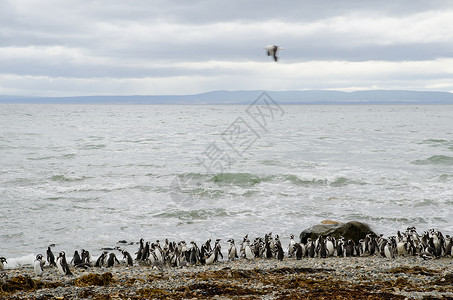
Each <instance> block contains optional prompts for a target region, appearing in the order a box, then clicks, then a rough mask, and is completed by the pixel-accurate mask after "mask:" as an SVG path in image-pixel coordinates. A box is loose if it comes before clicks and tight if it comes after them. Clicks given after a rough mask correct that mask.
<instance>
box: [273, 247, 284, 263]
mask: <svg viewBox="0 0 453 300" xmlns="http://www.w3.org/2000/svg"><path fill="white" fill-rule="evenodd" d="M275 247H276V248H277V259H278V260H280V261H282V260H283V257H284V256H285V253H284V252H283V248H282V244H281V243H275Z"/></svg>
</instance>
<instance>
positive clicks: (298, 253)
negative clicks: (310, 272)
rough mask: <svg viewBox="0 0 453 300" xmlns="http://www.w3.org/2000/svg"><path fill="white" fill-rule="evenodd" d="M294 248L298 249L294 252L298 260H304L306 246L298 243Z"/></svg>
mask: <svg viewBox="0 0 453 300" xmlns="http://www.w3.org/2000/svg"><path fill="white" fill-rule="evenodd" d="M294 248H295V249H296V250H295V251H294V254H295V255H296V259H297V260H300V259H302V257H304V256H305V245H304V244H299V243H296V244H295V245H294Z"/></svg>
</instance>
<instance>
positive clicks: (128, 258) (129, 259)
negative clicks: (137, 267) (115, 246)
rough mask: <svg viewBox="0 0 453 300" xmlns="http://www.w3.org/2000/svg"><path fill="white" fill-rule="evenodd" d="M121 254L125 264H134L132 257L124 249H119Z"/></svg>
mask: <svg viewBox="0 0 453 300" xmlns="http://www.w3.org/2000/svg"><path fill="white" fill-rule="evenodd" d="M121 253H122V254H123V258H124V259H125V260H126V266H133V265H134V260H133V259H132V256H131V255H130V254H129V252H127V251H126V250H123V251H121Z"/></svg>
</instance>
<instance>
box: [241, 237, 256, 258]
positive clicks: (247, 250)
mask: <svg viewBox="0 0 453 300" xmlns="http://www.w3.org/2000/svg"><path fill="white" fill-rule="evenodd" d="M244 251H245V258H246V259H254V258H255V255H254V254H253V252H252V248H251V247H250V240H246V241H245V247H244Z"/></svg>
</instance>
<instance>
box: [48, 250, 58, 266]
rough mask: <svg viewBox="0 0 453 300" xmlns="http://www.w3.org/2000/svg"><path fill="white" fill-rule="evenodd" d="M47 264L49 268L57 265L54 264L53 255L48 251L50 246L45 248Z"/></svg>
mask: <svg viewBox="0 0 453 300" xmlns="http://www.w3.org/2000/svg"><path fill="white" fill-rule="evenodd" d="M47 263H48V264H49V266H51V267H56V266H57V264H56V263H55V255H53V252H52V250H51V249H50V246H49V247H47Z"/></svg>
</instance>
